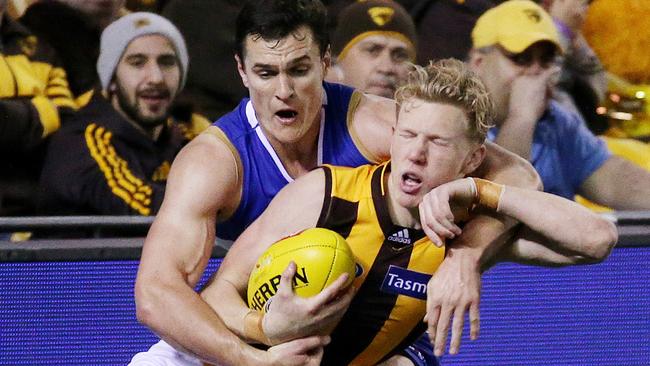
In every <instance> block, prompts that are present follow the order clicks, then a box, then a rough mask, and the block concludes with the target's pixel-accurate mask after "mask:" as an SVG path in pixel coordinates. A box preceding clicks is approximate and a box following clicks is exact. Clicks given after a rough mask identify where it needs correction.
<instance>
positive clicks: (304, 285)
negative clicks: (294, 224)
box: [248, 228, 355, 311]
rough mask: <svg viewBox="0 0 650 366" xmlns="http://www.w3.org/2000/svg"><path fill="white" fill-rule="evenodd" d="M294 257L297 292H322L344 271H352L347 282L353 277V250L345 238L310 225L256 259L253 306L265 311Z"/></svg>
mask: <svg viewBox="0 0 650 366" xmlns="http://www.w3.org/2000/svg"><path fill="white" fill-rule="evenodd" d="M291 261H294V262H295V263H296V267H297V269H296V275H295V276H294V279H293V289H294V291H295V293H296V294H297V295H298V296H302V297H310V296H314V295H316V294H318V293H320V292H321V291H322V290H323V289H324V288H325V287H327V286H328V285H330V284H331V283H332V282H334V281H335V280H336V279H337V278H339V276H340V275H341V274H343V273H348V274H349V277H348V281H347V283H346V286H348V285H350V284H351V283H352V281H353V280H354V273H355V260H354V254H353V253H352V250H351V249H350V246H349V245H348V243H347V242H346V241H345V239H344V238H343V237H342V236H341V235H339V234H338V233H336V232H334V231H332V230H328V229H323V228H312V229H307V230H304V231H302V232H300V233H298V234H296V235H293V236H289V237H287V238H284V239H281V240H279V241H277V242H276V243H274V244H273V245H271V246H270V247H269V248H268V249H267V250H266V251H265V252H264V253H263V254H262V255H261V256H260V258H259V259H258V260H257V263H256V264H255V268H253V271H252V272H251V276H250V278H249V280H248V306H249V307H250V308H251V309H256V310H261V311H266V307H265V306H264V305H265V304H266V303H267V301H268V299H269V298H271V296H273V295H275V293H276V291H277V289H278V285H279V284H280V277H281V275H282V272H283V271H284V270H285V269H286V268H287V266H288V265H289V262H291Z"/></svg>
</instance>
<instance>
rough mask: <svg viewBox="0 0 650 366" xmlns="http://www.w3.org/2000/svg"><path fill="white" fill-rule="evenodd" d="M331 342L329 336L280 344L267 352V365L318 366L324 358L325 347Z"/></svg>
mask: <svg viewBox="0 0 650 366" xmlns="http://www.w3.org/2000/svg"><path fill="white" fill-rule="evenodd" d="M329 342H330V337H329V336H313V337H308V338H300V339H295V340H293V341H290V342H287V343H282V344H278V345H277V346H273V347H271V348H269V349H268V351H267V352H266V356H267V361H268V363H266V364H267V365H272V366H276V365H277V366H302V365H304V366H318V365H320V362H321V359H322V358H323V347H324V346H326V345H327V344H328V343H329Z"/></svg>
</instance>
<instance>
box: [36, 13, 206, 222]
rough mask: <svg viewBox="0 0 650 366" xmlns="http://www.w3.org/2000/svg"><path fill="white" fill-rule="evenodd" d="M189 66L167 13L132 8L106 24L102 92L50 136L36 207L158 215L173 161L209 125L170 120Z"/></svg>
mask: <svg viewBox="0 0 650 366" xmlns="http://www.w3.org/2000/svg"><path fill="white" fill-rule="evenodd" d="M187 67H188V57H187V50H186V47H185V41H184V40H183V37H182V36H181V34H180V32H179V31H178V30H177V29H176V28H175V27H174V25H172V23H171V22H169V21H168V20H166V19H165V18H162V17H160V16H158V15H156V14H153V13H132V14H129V15H127V16H124V17H122V18H120V19H119V20H117V21H115V22H113V23H112V24H110V25H109V26H108V27H106V29H105V30H104V32H103V33H102V37H101V48H100V55H99V59H98V61H97V73H98V75H99V79H100V81H101V92H95V94H94V95H93V97H92V99H91V100H90V102H89V103H88V105H86V106H85V107H84V108H82V109H81V110H80V111H79V113H78V114H77V115H75V116H74V117H73V118H71V119H70V120H69V121H66V122H65V123H64V126H63V128H62V129H61V130H60V131H59V132H58V133H57V134H56V135H55V136H53V138H52V142H51V144H50V146H49V148H48V154H47V157H46V161H45V166H44V169H43V173H42V175H41V186H42V187H47V189H43V190H42V194H41V195H40V200H39V201H40V208H41V211H42V212H44V213H48V214H111V215H120V214H124V215H128V214H140V215H152V214H155V213H156V212H157V211H158V209H159V208H160V204H161V203H162V199H163V195H164V190H165V182H166V179H167V174H168V172H169V167H170V165H171V161H172V160H173V158H174V157H175V156H176V154H177V153H178V151H179V150H180V149H181V147H182V146H184V145H185V143H186V142H187V141H188V140H189V139H191V138H192V137H193V136H194V135H196V133H198V132H199V131H200V130H202V129H203V128H205V127H207V126H208V125H209V122H208V121H207V120H205V119H202V120H201V119H200V118H193V119H192V120H191V121H188V122H181V121H175V120H172V119H171V118H170V117H169V110H170V107H171V105H172V103H173V101H174V98H175V97H176V95H177V94H178V92H179V91H180V90H181V88H182V87H183V84H184V82H185V77H186V75H187Z"/></svg>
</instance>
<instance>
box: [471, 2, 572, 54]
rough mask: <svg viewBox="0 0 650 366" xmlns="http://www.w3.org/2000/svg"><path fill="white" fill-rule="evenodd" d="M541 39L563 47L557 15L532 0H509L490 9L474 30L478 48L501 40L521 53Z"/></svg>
mask: <svg viewBox="0 0 650 366" xmlns="http://www.w3.org/2000/svg"><path fill="white" fill-rule="evenodd" d="M540 41H549V42H551V43H553V44H554V45H555V46H556V47H557V49H558V50H559V51H561V50H562V46H561V45H560V38H559V35H558V33H557V29H556V28H555V24H554V23H553V19H552V18H551V16H550V15H549V14H548V13H547V12H546V11H545V10H544V9H542V7H541V6H539V5H537V4H535V3H534V2H532V1H530V0H509V1H506V2H504V3H502V4H500V5H499V6H496V7H494V8H492V9H489V10H488V11H486V12H485V13H484V14H483V15H481V17H479V18H478V20H477V21H476V25H475V26H474V29H473V30H472V43H473V46H474V48H481V47H487V46H492V45H495V44H498V45H500V46H501V47H503V48H505V49H506V50H507V51H509V52H512V53H521V52H523V51H524V50H526V48H528V47H530V46H531V45H532V44H533V43H536V42H540Z"/></svg>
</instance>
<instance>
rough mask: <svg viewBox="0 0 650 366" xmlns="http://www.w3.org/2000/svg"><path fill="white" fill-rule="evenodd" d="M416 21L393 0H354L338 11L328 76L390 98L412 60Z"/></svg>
mask: <svg viewBox="0 0 650 366" xmlns="http://www.w3.org/2000/svg"><path fill="white" fill-rule="evenodd" d="M416 39H417V36H416V33H415V24H414V23H413V20H412V19H411V16H410V15H409V14H408V13H407V12H406V10H404V8H403V7H402V6H401V5H399V4H398V3H396V2H394V1H392V0H370V1H363V2H355V3H353V4H351V5H350V6H348V7H346V8H345V9H344V10H343V11H342V12H341V13H340V14H339V21H338V25H337V27H336V30H335V31H334V34H333V36H332V53H333V55H335V56H336V61H335V63H334V67H333V68H332V69H331V71H330V73H329V74H328V80H331V81H335V82H340V83H343V84H347V85H350V86H352V87H354V88H356V89H359V90H363V91H364V92H366V93H369V94H376V95H381V96H384V97H387V98H392V97H393V94H394V93H395V90H396V89H397V87H398V86H400V85H401V84H402V83H403V82H404V81H405V80H406V75H407V74H408V62H409V61H410V62H415V52H416Z"/></svg>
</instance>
